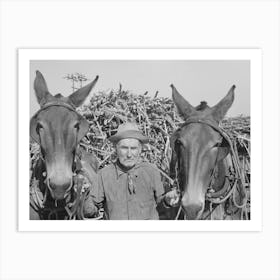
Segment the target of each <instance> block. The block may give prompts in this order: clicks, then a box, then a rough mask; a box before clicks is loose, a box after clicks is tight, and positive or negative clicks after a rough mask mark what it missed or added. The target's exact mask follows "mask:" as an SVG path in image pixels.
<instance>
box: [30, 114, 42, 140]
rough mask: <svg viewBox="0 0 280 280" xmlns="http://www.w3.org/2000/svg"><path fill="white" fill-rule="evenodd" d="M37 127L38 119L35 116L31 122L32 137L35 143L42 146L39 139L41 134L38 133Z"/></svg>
mask: <svg viewBox="0 0 280 280" xmlns="http://www.w3.org/2000/svg"><path fill="white" fill-rule="evenodd" d="M36 127H37V119H36V116H33V117H32V118H31V120H30V136H31V138H32V139H33V140H34V141H36V142H37V143H38V144H40V138H39V134H38V133H37V131H36Z"/></svg>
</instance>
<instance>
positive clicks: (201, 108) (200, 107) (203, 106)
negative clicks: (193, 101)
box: [195, 101, 210, 111]
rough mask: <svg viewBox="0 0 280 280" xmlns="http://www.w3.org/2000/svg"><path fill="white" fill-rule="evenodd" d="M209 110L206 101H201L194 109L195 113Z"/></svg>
mask: <svg viewBox="0 0 280 280" xmlns="http://www.w3.org/2000/svg"><path fill="white" fill-rule="evenodd" d="M208 108H210V107H209V106H208V104H207V102H206V101H201V102H200V104H199V105H198V106H196V107H195V110H196V111H204V110H205V109H208Z"/></svg>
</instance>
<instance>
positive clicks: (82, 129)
mask: <svg viewBox="0 0 280 280" xmlns="http://www.w3.org/2000/svg"><path fill="white" fill-rule="evenodd" d="M88 130H89V122H88V121H87V120H86V119H85V118H83V117H81V118H80V126H79V132H78V136H77V140H78V143H79V142H80V141H81V140H82V138H83V137H84V136H85V135H86V134H87V132H88Z"/></svg>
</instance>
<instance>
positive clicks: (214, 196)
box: [170, 117, 248, 219]
mask: <svg viewBox="0 0 280 280" xmlns="http://www.w3.org/2000/svg"><path fill="white" fill-rule="evenodd" d="M193 123H195V124H197V123H201V124H205V125H207V126H209V127H211V128H212V129H214V130H215V131H217V132H218V133H219V134H220V135H221V136H222V138H223V140H222V142H221V143H220V144H219V145H218V146H217V147H218V148H219V147H221V144H222V143H225V144H226V145H227V146H228V148H229V154H230V155H231V157H232V164H233V166H232V167H231V168H230V170H226V174H225V182H224V184H223V187H222V188H221V189H220V190H218V191H215V190H214V189H213V185H214V183H215V179H216V178H215V177H216V174H217V172H218V157H219V150H218V154H217V157H216V160H215V164H214V168H213V170H212V172H211V176H210V183H209V186H208V187H207V192H206V196H205V200H206V201H208V202H209V203H210V213H209V214H208V215H207V216H206V217H204V219H207V218H208V217H209V216H211V214H212V213H213V212H214V210H215V208H216V207H217V206H218V205H220V204H221V203H223V202H226V201H227V200H228V199H229V198H230V197H231V196H232V198H233V203H234V206H236V207H237V208H238V209H242V215H241V218H243V212H244V213H245V218H246V217H247V212H246V211H247V210H246V205H247V200H248V197H247V192H246V189H245V182H244V180H243V177H242V174H241V169H240V164H239V158H238V153H237V148H236V145H235V144H234V141H232V140H231V138H230V136H229V135H228V134H227V133H226V132H225V131H224V130H223V129H222V128H221V127H219V126H218V124H216V123H214V122H213V121H212V120H209V119H206V118H197V117H191V118H189V119H187V120H186V121H185V123H183V124H182V125H181V127H180V128H179V129H177V130H176V131H175V133H174V134H177V133H178V132H180V130H181V129H182V128H183V127H185V126H188V125H189V124H193ZM174 134H173V135H174ZM175 141H176V139H175V140H174V139H173V142H174V145H175ZM172 153H175V154H176V149H175V147H172ZM171 168H172V170H174V171H175V173H174V174H171V175H170V176H171V178H172V177H173V179H174V181H175V184H176V186H175V188H176V189H177V191H178V192H180V193H181V197H182V196H183V194H184V193H183V191H182V190H181V189H180V184H179V182H178V174H179V172H180V170H179V164H178V155H176V157H175V162H172V161H171V164H170V169H171ZM238 185H239V186H240V187H241V188H242V190H243V193H244V194H245V198H244V201H243V203H242V204H238V203H237V202H236V200H235V194H236V192H237V191H238ZM213 204H214V205H215V206H214V207H213ZM181 211H182V206H180V207H179V210H178V213H177V215H176V219H178V218H179V216H180V213H181ZM184 219H186V214H185V213H184Z"/></svg>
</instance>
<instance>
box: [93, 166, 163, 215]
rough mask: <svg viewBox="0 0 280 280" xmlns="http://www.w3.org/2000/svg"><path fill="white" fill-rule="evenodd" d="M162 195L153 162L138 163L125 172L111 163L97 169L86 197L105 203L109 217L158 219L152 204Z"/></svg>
mask: <svg viewBox="0 0 280 280" xmlns="http://www.w3.org/2000/svg"><path fill="white" fill-rule="evenodd" d="M163 194H164V188H163V185H162V182H161V176H160V172H159V171H158V170H157V169H156V167H155V166H154V165H152V164H150V163H147V162H140V163H138V164H136V165H135V166H134V167H133V168H132V169H130V170H129V171H127V172H125V171H123V170H122V169H121V168H120V167H119V165H118V164H117V163H112V164H110V165H108V166H106V167H104V168H103V169H102V170H100V172H99V175H98V184H97V186H93V187H92V188H91V192H90V199H91V201H92V202H94V204H99V203H102V202H103V203H104V204H105V205H104V206H105V211H106V213H107V216H108V218H109V219H110V220H150V219H152V220H158V219H159V216H158V212H157V210H156V206H157V203H159V202H160V201H161V199H162V198H163ZM89 209H90V208H89Z"/></svg>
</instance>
